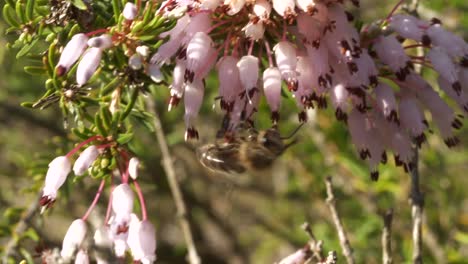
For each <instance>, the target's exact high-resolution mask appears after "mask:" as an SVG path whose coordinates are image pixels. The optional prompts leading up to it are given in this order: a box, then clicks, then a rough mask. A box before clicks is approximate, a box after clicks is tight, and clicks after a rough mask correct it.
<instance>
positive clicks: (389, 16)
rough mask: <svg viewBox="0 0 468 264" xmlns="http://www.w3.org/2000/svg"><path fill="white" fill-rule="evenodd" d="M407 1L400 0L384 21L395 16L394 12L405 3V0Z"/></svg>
mask: <svg viewBox="0 0 468 264" xmlns="http://www.w3.org/2000/svg"><path fill="white" fill-rule="evenodd" d="M405 1H406V0H400V1H399V2H398V3H397V4H396V5H395V6H394V7H393V9H392V11H390V13H389V14H388V16H387V18H385V20H384V21H383V22H385V21H388V20H390V18H391V17H392V16H393V14H394V13H395V11H396V10H397V9H398V8H399V7H400V6H401V5H402V4H403V2H405ZM383 22H382V23H383Z"/></svg>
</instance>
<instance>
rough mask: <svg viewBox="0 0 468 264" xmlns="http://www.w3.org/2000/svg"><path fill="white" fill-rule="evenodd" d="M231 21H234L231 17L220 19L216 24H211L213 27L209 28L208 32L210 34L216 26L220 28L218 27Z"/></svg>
mask: <svg viewBox="0 0 468 264" xmlns="http://www.w3.org/2000/svg"><path fill="white" fill-rule="evenodd" d="M231 22H233V21H232V20H229V19H227V20H223V21H220V22H218V23H217V24H214V25H213V26H211V27H210V28H209V29H208V31H207V32H206V34H210V32H211V31H213V30H214V29H215V28H218V27H220V26H222V25H224V24H227V23H231Z"/></svg>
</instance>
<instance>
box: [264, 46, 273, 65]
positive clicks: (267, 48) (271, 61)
mask: <svg viewBox="0 0 468 264" xmlns="http://www.w3.org/2000/svg"><path fill="white" fill-rule="evenodd" d="M265 48H266V52H267V55H268V64H269V65H270V67H273V66H274V65H273V58H272V57H271V49H270V44H268V41H266V40H265Z"/></svg>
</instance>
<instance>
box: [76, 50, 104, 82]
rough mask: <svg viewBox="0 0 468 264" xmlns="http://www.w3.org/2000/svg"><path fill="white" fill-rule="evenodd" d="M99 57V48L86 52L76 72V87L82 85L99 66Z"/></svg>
mask: <svg viewBox="0 0 468 264" xmlns="http://www.w3.org/2000/svg"><path fill="white" fill-rule="evenodd" d="M101 56H102V49H100V48H90V49H88V51H86V53H85V54H84V55H83V58H81V61H80V63H79V64H78V69H77V70H76V82H77V83H78V85H80V86H81V85H84V84H85V83H87V82H88V81H89V79H90V78H91V76H93V74H94V73H95V72H96V69H97V67H98V66H99V62H100V61H101Z"/></svg>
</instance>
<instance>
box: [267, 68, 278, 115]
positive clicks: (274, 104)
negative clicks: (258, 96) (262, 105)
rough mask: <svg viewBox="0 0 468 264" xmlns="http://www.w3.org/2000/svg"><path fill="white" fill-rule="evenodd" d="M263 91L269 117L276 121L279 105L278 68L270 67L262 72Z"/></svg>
mask: <svg viewBox="0 0 468 264" xmlns="http://www.w3.org/2000/svg"><path fill="white" fill-rule="evenodd" d="M263 92H264V93H265V97H266V100H267V103H268V105H269V106H270V110H271V118H272V120H273V122H274V123H276V122H277V121H278V120H279V112H278V111H279V108H280V105H281V72H280V71H279V70H278V68H276V67H270V68H267V69H266V70H265V71H264V72H263Z"/></svg>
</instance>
